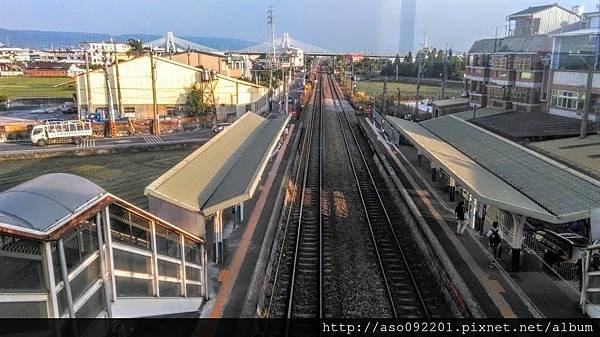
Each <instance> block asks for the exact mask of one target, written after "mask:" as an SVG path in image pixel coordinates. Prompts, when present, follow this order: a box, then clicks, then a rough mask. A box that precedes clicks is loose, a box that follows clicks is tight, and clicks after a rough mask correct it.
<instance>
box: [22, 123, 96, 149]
mask: <svg viewBox="0 0 600 337" xmlns="http://www.w3.org/2000/svg"><path fill="white" fill-rule="evenodd" d="M91 136H92V123H91V122H83V121H57V122H46V123H43V124H37V125H35V126H34V127H33V129H32V130H31V142H32V143H33V144H35V145H37V146H40V147H41V146H45V145H46V144H58V143H74V144H77V145H79V144H80V143H81V142H82V141H83V140H84V139H86V138H88V137H91Z"/></svg>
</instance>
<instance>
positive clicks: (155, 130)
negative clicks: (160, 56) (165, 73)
mask: <svg viewBox="0 0 600 337" xmlns="http://www.w3.org/2000/svg"><path fill="white" fill-rule="evenodd" d="M150 76H151V77H152V118H153V119H152V134H154V135H159V134H160V121H159V118H158V105H157V102H156V64H155V63H154V51H152V50H150Z"/></svg>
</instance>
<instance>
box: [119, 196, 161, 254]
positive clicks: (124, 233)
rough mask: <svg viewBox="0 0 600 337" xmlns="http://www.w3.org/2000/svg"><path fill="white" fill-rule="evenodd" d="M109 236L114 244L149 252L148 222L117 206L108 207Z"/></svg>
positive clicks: (149, 234)
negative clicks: (118, 243)
mask: <svg viewBox="0 0 600 337" xmlns="http://www.w3.org/2000/svg"><path fill="white" fill-rule="evenodd" d="M110 221H111V226H110V227H111V236H112V239H113V240H114V241H116V242H120V243H124V244H127V245H130V246H134V247H136V248H141V249H145V250H148V251H149V250H151V249H152V247H151V240H150V236H151V235H152V234H151V233H150V222H149V221H148V220H147V219H145V218H143V217H141V216H139V215H137V214H133V213H131V212H129V211H127V210H125V209H123V208H121V207H119V206H116V205H114V204H113V205H111V206H110Z"/></svg>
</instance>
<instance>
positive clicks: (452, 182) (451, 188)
mask: <svg viewBox="0 0 600 337" xmlns="http://www.w3.org/2000/svg"><path fill="white" fill-rule="evenodd" d="M448 194H449V197H450V202H454V200H456V179H454V177H453V176H450V177H449V178H448Z"/></svg>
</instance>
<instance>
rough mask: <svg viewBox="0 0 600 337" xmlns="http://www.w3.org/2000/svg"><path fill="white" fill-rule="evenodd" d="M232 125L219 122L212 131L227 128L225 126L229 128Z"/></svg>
mask: <svg viewBox="0 0 600 337" xmlns="http://www.w3.org/2000/svg"><path fill="white" fill-rule="evenodd" d="M230 125H231V123H219V124H217V125H215V126H213V128H212V132H213V133H219V132H221V131H223V130H225V128H227V127H228V126H230Z"/></svg>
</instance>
